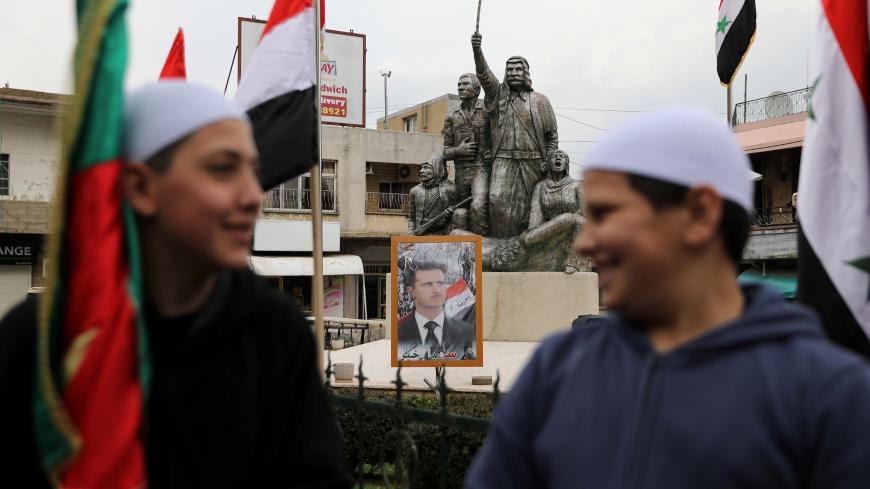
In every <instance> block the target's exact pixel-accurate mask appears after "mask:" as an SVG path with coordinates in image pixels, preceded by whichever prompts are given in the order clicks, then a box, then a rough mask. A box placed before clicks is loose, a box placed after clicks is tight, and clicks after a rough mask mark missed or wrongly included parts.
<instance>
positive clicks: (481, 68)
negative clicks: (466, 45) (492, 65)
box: [471, 32, 498, 105]
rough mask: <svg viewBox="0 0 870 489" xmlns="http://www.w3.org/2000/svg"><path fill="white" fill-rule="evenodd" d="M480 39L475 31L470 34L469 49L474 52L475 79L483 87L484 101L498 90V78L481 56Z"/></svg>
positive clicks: (481, 37)
mask: <svg viewBox="0 0 870 489" xmlns="http://www.w3.org/2000/svg"><path fill="white" fill-rule="evenodd" d="M482 40H483V36H481V35H480V34H478V33H476V32H475V33H474V34H472V35H471V50H472V51H473V52H474V69H475V71H476V72H477V79H478V80H480V86H482V87H483V91H484V101H487V100H489V99H491V98H492V97H495V95H496V93H497V92H498V78H496V76H495V75H494V74H493V73H492V70H490V69H489V65H488V64H486V58H484V57H483V48H481V47H480V45H481V42H482ZM487 105H489V104H487Z"/></svg>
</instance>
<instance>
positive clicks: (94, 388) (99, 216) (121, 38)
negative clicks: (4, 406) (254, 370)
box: [3, 0, 150, 489]
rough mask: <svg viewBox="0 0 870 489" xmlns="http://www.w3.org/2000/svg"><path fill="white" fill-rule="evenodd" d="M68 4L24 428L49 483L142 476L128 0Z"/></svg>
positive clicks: (127, 487) (144, 385)
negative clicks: (126, 151)
mask: <svg viewBox="0 0 870 489" xmlns="http://www.w3.org/2000/svg"><path fill="white" fill-rule="evenodd" d="M76 7H77V15H78V19H79V22H78V43H77V45H76V49H75V58H74V59H75V67H74V68H75V77H74V80H75V90H74V93H75V96H74V98H73V101H72V103H71V104H70V107H69V109H68V110H67V112H66V114H65V115H64V119H63V124H62V126H61V139H62V144H61V148H63V149H62V151H63V153H62V155H61V156H62V157H61V163H60V165H59V167H58V183H57V190H56V198H57V203H56V207H55V211H54V215H53V216H52V223H53V226H54V229H53V231H52V233H51V236H50V240H49V249H48V258H47V259H46V262H47V263H50V264H51V266H50V267H49V273H48V278H47V280H48V287H47V289H46V291H45V292H44V293H43V294H42V295H41V297H40V302H39V308H40V310H39V321H38V326H37V355H36V358H37V360H36V361H37V365H36V375H35V376H34V379H33V380H34V389H33V391H34V396H33V400H32V402H33V413H34V428H35V430H36V440H37V446H38V450H39V454H40V460H41V462H42V467H43V469H44V470H45V472H46V473H47V474H48V475H49V478H50V479H51V480H52V481H53V482H54V483H55V484H56V485H58V486H59V487H64V488H89V489H110V488H120V489H132V488H141V487H145V485H146V482H147V481H146V469H145V455H144V443H143V440H142V420H143V411H144V404H145V395H146V392H147V390H148V378H149V371H150V367H149V363H148V355H147V344H146V342H145V341H144V338H145V330H144V323H143V319H142V315H141V314H140V311H141V309H140V307H139V306H140V305H141V301H142V280H141V274H140V268H139V259H138V257H139V252H138V241H137V238H136V233H135V231H136V228H135V223H134V218H133V215H132V212H131V210H130V208H129V207H128V206H126V205H125V204H124V203H123V200H122V196H121V192H120V185H119V177H120V173H121V169H122V168H123V165H124V162H123V161H122V159H121V155H122V135H123V127H124V124H123V121H124V117H123V107H124V93H123V85H124V71H125V69H126V64H127V30H126V21H125V14H126V10H127V0H78V1H77V2H76ZM3 402H26V401H25V400H21V399H19V400H13V399H4V400H3ZM10 483H11V484H14V483H12V482H10Z"/></svg>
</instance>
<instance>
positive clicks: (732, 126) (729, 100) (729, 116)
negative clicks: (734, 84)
mask: <svg viewBox="0 0 870 489" xmlns="http://www.w3.org/2000/svg"><path fill="white" fill-rule="evenodd" d="M732 110H734V109H733V107H731V83H728V110H726V111H725V113H726V114H727V115H726V116H725V117H727V118H728V127H730V128H731V129H732V130H734V125H733V124H732V123H731V115H732V114H731V111H732Z"/></svg>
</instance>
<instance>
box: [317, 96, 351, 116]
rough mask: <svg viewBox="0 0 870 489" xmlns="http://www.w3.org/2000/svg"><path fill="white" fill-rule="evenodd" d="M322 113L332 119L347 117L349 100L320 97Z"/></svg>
mask: <svg viewBox="0 0 870 489" xmlns="http://www.w3.org/2000/svg"><path fill="white" fill-rule="evenodd" d="M320 113H321V114H323V115H327V116H330V117H347V99H346V98H344V97H330V96H327V95H322V96H321V97H320Z"/></svg>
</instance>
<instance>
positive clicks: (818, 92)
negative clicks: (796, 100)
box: [797, 0, 870, 358]
mask: <svg viewBox="0 0 870 489" xmlns="http://www.w3.org/2000/svg"><path fill="white" fill-rule="evenodd" d="M821 3H822V9H821V10H822V15H821V20H820V23H819V32H818V34H817V36H818V37H817V40H816V53H817V54H818V56H819V61H818V63H817V66H818V67H819V73H818V75H817V76H816V77H815V81H814V82H813V88H812V95H811V98H810V106H809V110H808V119H809V120H808V122H807V133H806V142H805V143H804V149H803V156H802V159H801V172H800V179H799V181H798V182H799V183H798V197H797V201H798V202H797V210H798V220H799V224H800V229H799V233H798V235H799V236H798V291H797V300H798V301H800V302H803V303H805V304H807V305H809V306H810V307H813V308H814V309H816V311H818V312H819V313H820V314H821V316H822V322H823V324H824V327H825V330H826V331H827V333H828V335H829V336H830V337H831V339H833V340H834V341H836V342H838V343H840V344H842V345H844V346H846V347H848V348H851V349H853V350H855V351H858V352H860V353H863V354H864V355H865V356H866V357H867V358H870V341H868V339H867V338H868V335H870V123H868V108H870V80H868V68H870V66H868V58H867V53H868V52H870V36H868V26H867V24H868V21H867V13H868V7H867V0H838V1H833V0H822V2H821Z"/></svg>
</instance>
